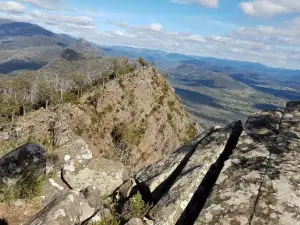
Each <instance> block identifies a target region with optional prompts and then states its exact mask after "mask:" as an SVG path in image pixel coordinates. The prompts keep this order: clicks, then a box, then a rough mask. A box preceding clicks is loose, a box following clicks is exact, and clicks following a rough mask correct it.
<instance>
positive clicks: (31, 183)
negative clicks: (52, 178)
mask: <svg viewBox="0 0 300 225" xmlns="http://www.w3.org/2000/svg"><path fill="white" fill-rule="evenodd" d="M47 178H48V176H46V175H37V174H28V175H27V176H26V177H25V178H24V179H22V180H20V181H19V182H17V183H16V184H15V185H10V186H5V187H1V188H0V202H11V201H13V200H15V199H31V198H34V197H38V196H40V195H41V194H42V192H43V188H44V184H45V180H46V179H47Z"/></svg>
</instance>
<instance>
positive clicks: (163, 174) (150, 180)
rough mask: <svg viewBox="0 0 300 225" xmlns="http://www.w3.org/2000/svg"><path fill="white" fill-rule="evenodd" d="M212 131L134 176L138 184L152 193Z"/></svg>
mask: <svg viewBox="0 0 300 225" xmlns="http://www.w3.org/2000/svg"><path fill="white" fill-rule="evenodd" d="M212 131H213V129H211V130H209V131H207V132H204V133H202V134H201V135H199V136H198V137H196V138H195V139H194V140H193V141H191V142H189V143H188V144H185V145H183V146H182V147H180V148H178V149H176V150H174V151H172V152H171V153H169V155H167V156H166V157H164V158H163V159H161V160H160V161H158V162H157V163H154V164H152V165H150V166H148V167H147V168H145V169H143V170H142V171H140V172H139V173H137V174H136V180H137V181H138V182H139V183H142V184H144V185H146V186H147V187H148V188H149V190H150V192H153V191H154V190H155V189H156V188H157V187H158V186H159V185H160V184H161V183H162V182H164V181H165V180H166V179H167V178H168V177H169V176H170V175H171V174H172V173H173V172H174V171H175V170H176V168H177V167H178V166H179V164H180V163H182V161H183V160H184V158H186V157H189V156H190V154H191V153H193V151H194V150H195V148H196V147H197V145H198V144H199V142H200V141H201V140H202V139H203V138H204V137H206V136H207V135H209V134H210V133H212Z"/></svg>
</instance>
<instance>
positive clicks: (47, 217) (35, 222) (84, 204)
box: [27, 191, 100, 225]
mask: <svg viewBox="0 0 300 225" xmlns="http://www.w3.org/2000/svg"><path fill="white" fill-rule="evenodd" d="M99 198H100V196H99V195H97V194H95V195H93V196H88V198H85V196H84V194H83V193H81V192H77V191H70V192H68V193H66V194H65V195H62V196H60V197H58V198H57V199H55V200H53V201H52V202H51V203H50V204H49V205H48V206H47V207H45V208H44V209H43V210H42V211H41V212H40V213H38V214H37V215H36V216H34V217H33V218H32V219H31V220H30V221H29V222H27V224H28V225H30V224H31V225H40V224H44V225H48V224H49V225H59V224H66V225H72V224H80V223H82V222H83V221H85V220H86V219H88V218H90V217H91V216H93V214H94V213H95V212H96V210H97V209H98V208H99V207H100V205H97V204H95V203H92V202H91V200H95V199H99ZM98 204H100V202H99V201H98Z"/></svg>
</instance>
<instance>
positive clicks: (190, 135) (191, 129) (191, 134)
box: [187, 124, 198, 141]
mask: <svg viewBox="0 0 300 225" xmlns="http://www.w3.org/2000/svg"><path fill="white" fill-rule="evenodd" d="M197 134H198V132H197V129H196V128H195V126H193V125H192V124H190V125H189V127H188V130H187V137H188V141H191V140H192V139H193V138H194V137H196V135H197Z"/></svg>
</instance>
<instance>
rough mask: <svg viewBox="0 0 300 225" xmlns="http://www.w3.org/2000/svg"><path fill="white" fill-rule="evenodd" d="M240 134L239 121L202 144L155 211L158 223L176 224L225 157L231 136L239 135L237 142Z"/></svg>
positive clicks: (216, 132) (218, 131)
mask: <svg viewBox="0 0 300 225" xmlns="http://www.w3.org/2000/svg"><path fill="white" fill-rule="evenodd" d="M241 131H242V125H241V122H240V121H239V122H236V123H234V124H232V125H230V126H228V127H226V128H223V129H218V130H216V131H215V132H213V133H212V134H211V135H209V136H207V137H205V138H204V139H202V140H201V141H200V143H199V144H198V146H197V148H196V151H195V152H194V153H193V155H192V156H191V157H190V158H189V160H188V162H187V164H186V165H185V167H184V168H183V170H182V171H181V173H180V174H179V176H178V177H177V178H176V180H175V182H174V184H173V185H172V186H171V188H170V189H169V190H168V191H167V192H166V194H164V195H163V196H162V198H160V200H159V201H158V203H157V205H156V206H155V207H154V210H152V213H153V214H154V215H153V219H154V221H155V224H157V225H160V224H161V225H174V224H176V222H177V220H178V219H179V218H180V216H181V214H182V213H183V211H184V210H185V208H186V207H187V205H188V203H189V201H190V200H191V199H192V197H193V195H194V193H195V192H196V190H197V188H198V187H199V185H200V184H201V182H202V180H203V179H204V177H205V175H206V174H207V172H208V171H209V170H210V168H211V167H212V166H213V165H214V164H215V163H216V162H217V161H218V160H219V158H220V157H221V155H223V152H224V150H225V147H226V145H227V143H229V142H228V140H229V139H230V137H231V136H232V135H236V137H235V138H236V139H237V138H238V136H239V133H240V132H241ZM222 157H223V156H222Z"/></svg>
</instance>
